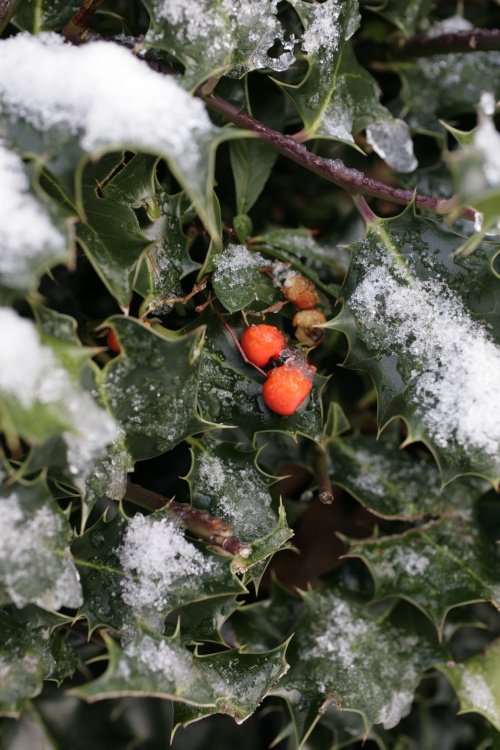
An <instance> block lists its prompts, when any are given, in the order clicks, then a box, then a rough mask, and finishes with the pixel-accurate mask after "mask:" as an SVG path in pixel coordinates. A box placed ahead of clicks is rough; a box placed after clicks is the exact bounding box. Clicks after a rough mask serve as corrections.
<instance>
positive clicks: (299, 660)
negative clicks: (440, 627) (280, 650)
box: [272, 584, 445, 743]
mask: <svg viewBox="0 0 500 750" xmlns="http://www.w3.org/2000/svg"><path fill="white" fill-rule="evenodd" d="M304 604H305V612H304V614H303V615H302V617H301V618H300V619H299V621H298V622H297V625H296V628H295V635H294V637H293V639H292V642H291V644H290V647H289V649H288V652H287V658H288V661H289V662H290V664H291V668H290V671H289V672H288V673H287V674H286V675H285V677H284V678H283V679H282V681H281V682H280V683H279V685H278V686H277V687H276V688H275V689H274V690H273V691H272V692H273V695H279V696H281V697H282V698H284V699H285V700H286V701H287V703H288V706H289V708H290V711H291V713H292V717H293V719H294V723H295V728H296V734H297V738H298V740H299V743H302V742H303V741H304V740H305V739H306V737H307V736H308V735H309V733H310V731H311V730H312V728H313V727H314V726H315V724H316V723H317V721H318V720H319V718H320V716H321V713H322V712H323V710H324V708H325V707H326V705H327V704H328V703H329V702H331V701H333V702H334V703H335V705H336V706H337V707H339V708H341V709H342V711H356V712H357V713H360V714H361V715H362V718H363V722H364V725H365V730H366V731H368V730H369V729H370V727H371V726H372V725H373V724H383V726H384V727H385V728H391V727H393V726H396V724H398V722H399V721H400V719H401V718H402V717H403V716H405V715H406V714H407V713H408V712H409V710H410V707H411V703H412V701H413V694H414V691H415V689H416V687H417V684H418V682H419V679H420V676H421V673H422V672H423V671H424V670H425V669H427V668H428V667H429V666H431V665H433V664H435V663H437V662H441V661H443V659H444V658H445V653H444V651H443V649H442V648H441V647H440V646H439V644H438V642H437V638H436V636H435V635H434V634H431V633H427V632H426V631H425V630H424V629H421V626H424V627H425V625H426V623H425V622H424V623H420V622H419V621H418V618H417V619H416V620H415V617H416V610H413V613H411V612H408V611H406V610H405V612H404V615H403V617H401V618H399V619H398V616H397V615H398V611H397V610H396V611H395V612H393V613H390V614H388V613H387V612H386V613H384V614H383V615H382V616H381V617H379V619H378V620H377V619H376V614H375V612H374V611H373V609H370V608H369V607H368V606H367V603H366V601H365V600H363V599H362V598H361V597H359V596H358V595H355V594H352V593H349V592H347V591H345V590H343V589H342V588H341V587H339V586H338V584H337V585H333V586H331V585H330V586H325V587H324V588H323V589H321V590H318V591H312V592H310V593H307V594H305V595H304ZM400 620H401V621H400Z"/></svg>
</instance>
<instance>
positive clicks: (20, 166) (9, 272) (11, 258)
mask: <svg viewBox="0 0 500 750" xmlns="http://www.w3.org/2000/svg"><path fill="white" fill-rule="evenodd" d="M0 179H1V182H2V185H3V188H4V194H3V197H2V207H1V212H2V214H1V222H0V242H1V245H2V255H1V257H0V300H4V301H5V300H7V299H8V298H9V297H10V296H12V292H14V293H15V294H17V295H19V294H22V293H24V292H28V291H29V292H35V291H36V288H37V286H38V283H39V281H40V278H41V276H42V275H43V274H44V273H45V272H46V271H47V270H48V269H49V268H50V267H52V266H55V265H56V264H57V263H69V261H70V260H71V258H72V253H71V252H70V251H69V250H68V248H67V245H68V239H67V234H68V228H67V226H66V223H65V222H66V218H67V217H66V214H65V212H63V211H62V210H61V209H58V207H57V205H56V204H55V203H54V202H53V201H50V200H49V198H48V196H47V195H46V194H45V193H44V192H43V191H42V189H41V188H40V186H39V183H38V169H37V167H36V165H28V166H25V164H24V162H23V160H22V159H21V158H20V156H18V154H16V153H14V151H11V150H9V149H8V148H7V147H6V146H4V145H3V144H2V143H0Z"/></svg>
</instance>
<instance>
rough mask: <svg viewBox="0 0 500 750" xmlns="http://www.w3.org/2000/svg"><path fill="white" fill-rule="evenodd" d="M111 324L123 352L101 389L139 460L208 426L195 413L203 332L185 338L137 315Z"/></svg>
mask: <svg viewBox="0 0 500 750" xmlns="http://www.w3.org/2000/svg"><path fill="white" fill-rule="evenodd" d="M109 322H110V324H111V327H112V328H113V330H114V331H115V333H116V335H117V337H118V340H119V343H120V346H121V349H122V352H121V354H120V355H119V356H118V357H116V358H115V359H113V360H112V361H110V362H109V363H108V364H107V365H106V367H105V368H104V370H102V372H101V374H100V377H99V379H98V385H99V392H100V395H101V398H102V400H103V402H104V403H105V404H106V406H107V408H108V410H109V411H110V412H111V414H113V416H114V417H115V418H116V420H117V421H118V423H119V424H120V425H121V427H122V429H123V431H124V440H123V442H124V445H125V447H126V449H127V451H128V452H129V453H130V455H131V456H132V457H133V458H134V460H137V461H140V460H144V459H146V458H152V457H153V456H157V455H159V454H160V453H164V452H165V451H167V450H170V449H171V448H173V447H174V446H175V445H177V444H178V443H180V442H181V441H182V440H184V438H186V437H188V436H189V435H193V434H194V433H195V432H200V431H204V430H206V429H208V427H209V426H208V425H207V424H206V423H205V422H203V421H202V420H201V419H200V418H199V416H198V415H197V412H196V397H197V387H198V377H199V371H200V360H201V350H202V345H203V343H202V340H203V330H202V329H200V328H198V329H197V330H196V331H195V332H194V333H191V334H188V335H185V336H182V335H179V334H177V333H174V332H172V331H168V330H167V329H163V328H162V329H161V332H159V331H160V329H159V328H157V329H156V330H153V329H152V328H148V327H146V326H145V325H143V324H142V323H140V322H139V321H137V320H135V319H133V318H126V317H121V316H115V317H113V318H110V321H109ZM168 362H175V369H172V368H170V367H167V366H166V365H165V363H168Z"/></svg>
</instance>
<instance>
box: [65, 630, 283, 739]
mask: <svg viewBox="0 0 500 750" xmlns="http://www.w3.org/2000/svg"><path fill="white" fill-rule="evenodd" d="M105 638H106V645H107V646H108V649H109V665H108V668H107V670H106V672H105V673H104V674H103V675H102V677H100V678H98V679H97V680H95V681H94V682H90V683H88V684H86V685H83V686H81V687H78V688H75V689H73V690H72V691H71V695H74V696H77V697H79V698H83V699H85V700H87V701H96V700H103V699H105V698H109V697H116V696H120V695H127V696H130V695H138V696H141V695H142V696H146V695H147V696H155V697H158V698H167V699H169V700H172V701H175V703H176V706H175V711H176V717H175V724H179V723H182V724H187V723H189V722H190V721H194V720H196V718H201V716H205V715H209V714H214V713H225V714H229V715H230V716H233V717H234V718H236V719H237V720H240V721H242V720H243V719H244V718H246V717H247V716H249V715H250V714H251V713H252V712H253V711H254V710H255V708H256V707H257V706H258V705H259V703H260V702H261V700H262V699H263V698H264V696H265V695H266V693H267V692H268V690H269V688H270V687H271V685H272V684H273V683H274V682H276V680H278V679H279V678H280V676H281V675H282V674H283V672H284V670H285V668H286V664H285V660H284V652H285V646H281V647H280V648H278V649H275V650H274V651H271V652H268V653H266V654H240V653H239V652H238V651H236V650H235V649H232V650H229V651H224V652H222V653H219V654H213V655H211V656H198V655H197V654H193V653H191V651H188V650H187V649H186V648H185V646H184V645H183V644H182V641H181V638H180V635H179V634H178V633H177V634H176V635H174V636H173V637H172V638H164V637H162V636H160V635H157V634H155V633H151V632H148V631H146V630H144V629H142V628H141V629H137V634H136V635H135V637H133V638H132V639H130V640H128V641H127V642H126V643H125V645H124V647H123V649H120V648H119V646H117V645H116V644H115V642H114V641H112V640H111V639H110V638H107V637H106V636H105ZM249 676H250V679H249ZM184 704H187V705H184Z"/></svg>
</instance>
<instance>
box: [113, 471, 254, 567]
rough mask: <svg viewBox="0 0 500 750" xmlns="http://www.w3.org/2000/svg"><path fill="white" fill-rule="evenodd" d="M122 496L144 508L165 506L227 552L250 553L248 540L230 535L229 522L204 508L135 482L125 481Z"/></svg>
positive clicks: (231, 531)
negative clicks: (176, 499) (182, 501)
mask: <svg viewBox="0 0 500 750" xmlns="http://www.w3.org/2000/svg"><path fill="white" fill-rule="evenodd" d="M125 500H128V501H129V502H131V503H134V504H135V505H139V506H140V507H141V508H147V509H148V510H159V509H160V508H165V507H166V508H167V510H168V511H169V513H171V514H172V515H173V516H175V517H176V518H177V519H178V520H179V521H180V522H181V524H182V525H183V526H184V527H185V528H186V529H189V531H192V532H193V534H196V536H199V537H200V539H204V540H205V541H207V542H209V543H210V544H212V545H213V546H214V547H218V548H219V549H221V550H223V551H224V552H227V553H229V554H230V555H239V556H240V557H243V558H246V557H249V555H250V553H251V549H250V547H249V545H248V544H245V543H244V542H240V541H239V540H238V539H236V538H235V537H234V536H233V530H232V528H231V526H229V525H228V524H227V523H225V522H224V521H221V520H220V518H215V516H212V515H211V514H210V513H208V512H207V511H205V510H198V509H197V508H193V507H192V506H191V505H188V504H187V503H177V502H176V501H175V500H169V498H167V497H164V496H163V495H159V494H158V493H157V492H152V491H151V490H146V489H144V487H140V486H139V485H138V484H132V482H127V489H126V492H125Z"/></svg>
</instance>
